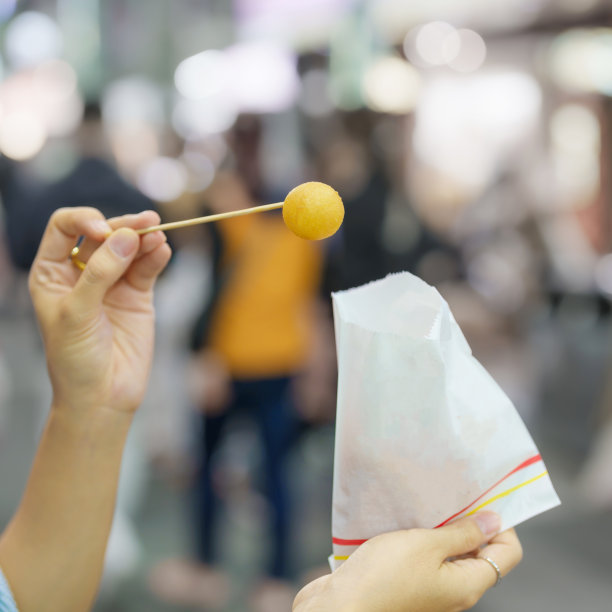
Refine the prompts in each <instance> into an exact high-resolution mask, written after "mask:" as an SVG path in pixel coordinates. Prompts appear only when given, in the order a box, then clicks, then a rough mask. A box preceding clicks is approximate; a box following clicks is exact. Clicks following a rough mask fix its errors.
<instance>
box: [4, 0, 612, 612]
mask: <svg viewBox="0 0 612 612" xmlns="http://www.w3.org/2000/svg"><path fill="white" fill-rule="evenodd" d="M611 164H612V0H497V1H496V2H495V3H494V6H492V3H491V2H486V1H485V0H428V1H424V0H423V1H421V2H415V1H412V2H399V1H397V0H282V1H281V0H232V1H229V0H200V1H198V2H196V1H194V0H183V1H182V2H170V0H148V1H147V2H144V1H142V0H106V1H105V2H101V1H100V0H22V1H19V2H18V1H17V0H0V199H1V202H2V207H1V208H0V224H1V225H2V230H3V232H2V239H1V240H0V526H4V525H5V524H6V523H7V522H8V520H9V519H10V516H11V514H12V513H13V511H14V509H15V507H16V505H17V503H18V500H19V498H20V494H21V491H22V489H23V487H24V485H25V482H26V479H27V475H28V472H29V467H30V464H31V461H32V457H33V453H34V449H35V446H36V441H37V439H38V436H39V434H40V431H41V428H42V425H43V423H44V418H45V414H46V412H47V410H48V407H49V403H50V400H51V398H50V386H49V384H48V381H47V375H46V370H45V363H44V355H43V351H42V345H41V341H40V339H39V336H38V333H37V330H36V326H35V322H34V316H33V312H32V308H31V305H30V302H29V297H28V291H27V273H28V269H29V266H30V265H31V262H32V259H33V257H34V253H35V251H36V248H37V245H38V242H39V240H40V237H41V235H42V231H43V229H44V227H45V224H46V222H47V220H48V218H49V216H50V215H51V213H52V212H53V210H55V209H56V208H58V207H61V206H76V205H90V206H96V207H98V208H100V209H101V210H102V211H103V212H104V213H105V215H107V216H114V215H120V214H125V213H131V212H138V211H140V210H144V209H147V208H154V209H156V210H157V211H158V212H159V213H160V215H161V216H162V219H163V220H164V221H174V220H180V219H184V218H189V217H193V216H201V215H205V214H209V213H216V212H224V211H228V210H234V209H239V208H247V207H250V206H255V205H258V204H265V203H271V202H280V201H282V200H283V199H284V197H285V195H286V194H287V193H288V192H289V191H290V190H291V189H292V188H293V187H294V186H296V185H298V184H299V183H302V182H305V181H309V180H314V181H322V182H325V183H328V184H330V185H332V186H333V187H334V188H335V189H337V190H338V192H339V193H340V195H341V196H342V198H343V201H344V204H345V210H346V216H345V220H344V223H343V226H342V228H341V230H340V231H339V232H338V234H336V235H334V236H333V237H332V238H329V239H327V240H325V241H321V242H317V243H310V242H308V243H307V242H304V241H300V240H299V239H297V238H294V237H293V236H292V235H291V236H290V237H289V238H288V236H289V232H288V231H287V230H286V228H285V227H284V226H283V223H282V217H281V216H280V213H279V212H278V211H277V212H270V213H265V214H263V213H262V214H261V215H252V216H250V217H241V218H240V219H236V220H234V221H226V222H225V224H224V223H220V224H216V225H213V224H210V225H206V226H198V227H193V228H189V229H180V230H173V231H171V232H169V234H168V237H169V241H170V242H171V244H172V246H173V249H174V255H173V260H172V261H171V263H170V265H169V268H168V270H167V271H166V272H165V273H164V276H163V277H162V278H161V280H160V281H159V283H158V285H157V287H156V294H155V296H156V297H155V299H156V308H157V322H158V323H157V346H156V355H155V363H154V369H153V375H152V377H151V381H150V388H149V393H148V396H147V399H146V401H145V403H144V405H143V406H142V409H141V411H140V412H139V414H138V417H137V420H136V423H135V427H134V429H133V431H132V432H131V438H130V440H129V442H128V446H127V449H126V454H125V457H124V465H123V471H122V481H121V486H120V491H119V496H118V503H117V512H116V516H115V522H114V526H113V532H112V535H111V540H110V543H109V547H108V552H107V562H106V569H105V576H104V580H103V584H102V588H101V591H100V596H99V600H98V602H97V604H96V608H95V610H96V612H111V611H112V612H123V611H125V612H145V611H146V612H171V611H178V612H180V611H182V610H213V609H215V610H224V611H226V612H230V611H232V612H244V611H255V612H257V611H262V612H264V611H265V612H276V610H279V611H280V610H289V609H290V605H291V604H290V602H291V600H292V597H293V595H294V594H295V592H297V589H298V588H299V587H300V586H301V585H303V584H305V583H306V582H307V581H309V580H311V579H313V578H315V577H317V576H319V575H321V574H322V573H325V572H327V571H328V566H327V556H328V555H329V554H330V552H331V538H330V532H331V525H330V514H331V491H332V475H333V442H334V410H335V394H336V370H335V368H336V365H335V352H334V337H333V322H332V318H331V302H330V293H331V292H332V291H337V290H341V289H346V288H349V287H354V286H357V285H360V284H363V283H366V282H368V281H371V280H374V279H378V278H381V277H384V276H385V275H386V274H388V273H390V272H395V271H400V270H408V271H410V272H412V273H414V274H417V275H418V276H420V277H421V278H423V279H424V280H425V281H427V282H428V283H430V284H432V285H434V286H435V287H436V288H437V289H438V290H439V291H440V292H441V294H442V295H443V296H444V297H445V298H446V299H447V301H448V302H449V304H450V307H451V310H452V312H453V313H454V315H455V318H456V319H457V321H458V323H459V325H460V326H461V328H462V329H463V331H464V333H465V335H466V337H467V339H468V341H469V343H470V345H471V347H472V349H473V352H474V354H475V355H476V357H477V358H478V359H479V360H480V361H481V362H482V363H483V365H484V366H485V367H486V368H487V369H488V370H489V372H491V374H492V375H493V377H494V378H495V379H496V380H497V381H498V382H499V384H500V385H501V386H502V388H503V389H504V390H505V391H506V392H507V394H508V395H509V396H510V398H511V399H512V400H513V402H514V403H515V405H516V407H517V409H518V411H519V413H520V414H521V416H522V418H523V420H524V421H525V423H526V425H527V427H528V429H529V430H530V432H531V434H532V436H533V438H534V439H535V441H536V444H537V445H538V447H539V448H540V450H541V453H542V455H543V457H544V460H545V461H546V464H547V467H548V469H549V472H550V475H551V479H552V481H553V483H554V485H555V487H556V489H557V492H558V493H559V496H560V497H561V500H562V502H563V505H562V506H561V507H560V508H557V509H555V510H553V511H551V512H549V513H547V514H545V515H543V516H540V517H536V518H534V519H532V520H530V521H529V522H527V523H526V524H524V525H522V526H521V527H520V528H519V530H518V531H519V535H520V536H521V539H522V542H523V546H524V551H525V558H524V561H523V563H522V564H521V565H520V566H519V567H518V568H517V570H516V571H515V572H514V573H513V574H512V575H511V576H509V577H507V578H505V579H504V582H503V584H502V585H501V586H500V587H498V588H496V589H493V590H491V591H490V592H489V593H488V594H487V595H486V596H485V598H484V599H483V600H482V601H481V602H480V603H479V604H478V605H477V607H476V608H475V610H478V611H479V612H515V611H517V610H525V611H527V612H531V611H533V612H536V611H537V612H549V611H550V612H553V611H554V612H575V611H576V610H579V609H584V610H589V611H590V612H605V611H609V610H610V609H612V583H611V582H610V573H611V571H612V548H611V546H610V542H612V350H611V349H612V342H611V340H612V170H611ZM213 518H214V522H213V520H212V519H213Z"/></svg>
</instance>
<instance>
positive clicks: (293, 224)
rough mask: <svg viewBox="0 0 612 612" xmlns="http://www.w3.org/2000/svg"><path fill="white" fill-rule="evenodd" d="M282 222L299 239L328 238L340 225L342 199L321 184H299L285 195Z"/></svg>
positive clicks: (342, 217) (342, 206) (312, 182)
mask: <svg viewBox="0 0 612 612" xmlns="http://www.w3.org/2000/svg"><path fill="white" fill-rule="evenodd" d="M283 219H284V221H285V224H286V225H287V227H288V228H289V229H290V230H291V231H292V232H293V233H294V234H296V235H297V236H299V237H300V238H305V239H306V240H322V239H323V238H328V237H329V236H331V235H332V234H335V233H336V232H337V231H338V228H339V227H340V226H341V225H342V220H343V219H344V205H343V204H342V198H341V197H340V196H339V195H338V192H337V191H336V190H335V189H333V188H332V187H330V186H329V185H326V184H325V183H318V182H315V181H310V182H308V183H302V184H301V185H298V186H297V187H295V188H293V189H292V190H291V191H290V192H289V193H288V194H287V197H286V198H285V202H284V204H283Z"/></svg>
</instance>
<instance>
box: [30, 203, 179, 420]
mask: <svg viewBox="0 0 612 612" xmlns="http://www.w3.org/2000/svg"><path fill="white" fill-rule="evenodd" d="M158 222H159V216H158V215H157V214H156V213H154V212H152V211H147V212H145V213H141V214H140V215H129V216H126V217H122V218H118V219H115V220H113V221H111V222H110V224H109V223H107V222H106V221H105V220H104V217H103V216H102V214H101V213H99V212H98V211H97V210H95V209H93V208H72V209H62V210H60V211H58V212H56V213H55V214H54V215H53V217H52V218H51V220H50V222H49V225H48V227H47V230H46V232H45V235H44V237H43V240H42V243H41V247H40V249H39V252H38V255H37V257H36V259H35V261H34V264H33V267H32V270H31V273H30V278H29V286H30V293H31V295H32V300H33V303H34V308H35V310H36V314H37V317H38V320H39V325H40V329H41V333H42V336H43V341H44V344H45V350H46V355H47V364H48V369H49V374H50V377H51V382H52V387H53V392H54V400H53V403H54V405H55V406H62V407H67V408H71V409H74V410H78V411H79V412H80V413H81V414H83V413H84V412H85V411H86V410H87V409H89V408H90V407H93V408H95V409H100V408H101V407H105V408H109V409H112V410H121V411H126V412H133V411H134V410H136V408H137V407H138V406H139V405H140V402H141V401H142V398H143V396H144V392H145V389H146V384H147V379H148V374H149V371H150V365H151V359H152V355H153V326H154V317H153V306H152V292H153V285H154V282H155V279H156V278H157V275H158V274H159V272H160V271H161V270H162V269H163V268H164V266H165V265H166V263H167V262H168V260H169V257H170V248H169V246H168V245H167V244H166V239H165V235H164V234H163V233H162V232H154V233H151V234H145V235H144V236H142V237H139V236H138V235H137V234H136V233H135V232H134V231H133V229H137V228H141V227H147V226H149V225H154V224H157V223H158ZM113 226H114V227H119V228H120V229H117V230H116V231H114V232H113V233H112V235H110V237H109V238H108V240H106V241H105V242H104V243H103V244H102V246H100V248H98V249H97V250H95V251H94V252H93V253H92V254H91V256H90V257H89V258H88V261H87V266H86V268H85V270H84V271H83V272H81V271H79V270H78V269H77V268H76V267H75V266H73V265H71V264H70V261H69V260H68V259H67V254H66V253H67V252H68V254H69V253H70V250H71V249H72V247H73V246H74V244H75V242H76V240H77V238H78V236H80V235H84V236H86V238H89V239H91V240H93V241H98V242H99V241H102V240H103V239H104V238H105V236H107V235H108V234H110V232H111V230H112V229H113ZM127 226H129V228H128V227H127ZM132 228H133V229H132ZM86 251H87V249H86V248H83V249H82V252H81V253H80V254H79V256H80V257H82V258H83V259H85V253H86Z"/></svg>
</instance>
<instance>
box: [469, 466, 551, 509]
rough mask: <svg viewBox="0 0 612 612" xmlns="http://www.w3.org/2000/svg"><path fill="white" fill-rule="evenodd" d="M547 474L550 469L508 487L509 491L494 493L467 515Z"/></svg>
mask: <svg viewBox="0 0 612 612" xmlns="http://www.w3.org/2000/svg"><path fill="white" fill-rule="evenodd" d="M546 474H548V471H546V472H542V473H541V474H539V475H538V476H534V477H533V478H530V479H529V480H526V481H525V482H522V483H521V484H519V485H516V487H512V488H511V489H508V490H507V491H502V492H501V493H498V494H497V495H494V496H493V497H492V498H491V499H487V501H486V502H484V503H483V504H480V506H476V508H474V509H473V510H470V511H469V512H468V513H467V514H466V515H465V516H471V515H472V514H475V513H476V512H478V511H479V510H482V509H483V508H484V507H485V506H488V505H489V504H492V503H493V502H494V501H496V500H498V499H501V498H502V497H506V496H508V495H510V494H511V493H514V492H515V491H516V490H518V489H520V488H522V487H526V486H527V485H528V484H531V483H532V482H535V481H536V480H539V479H540V478H542V476H546Z"/></svg>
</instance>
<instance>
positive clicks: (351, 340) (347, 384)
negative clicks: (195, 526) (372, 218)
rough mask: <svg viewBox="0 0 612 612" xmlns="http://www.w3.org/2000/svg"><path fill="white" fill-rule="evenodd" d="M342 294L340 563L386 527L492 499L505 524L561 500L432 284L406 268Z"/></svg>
mask: <svg viewBox="0 0 612 612" xmlns="http://www.w3.org/2000/svg"><path fill="white" fill-rule="evenodd" d="M333 303H334V322H335V330H336V344H337V352H338V405H337V425H336V448H335V462H334V498H333V513H332V530H333V548H334V554H333V557H332V559H331V564H332V568H333V569H335V568H337V567H338V566H339V565H341V563H342V562H343V561H344V560H346V559H347V558H348V557H349V556H350V555H351V554H352V553H353V552H354V551H355V550H356V548H357V547H358V546H359V545H361V544H363V543H364V542H365V541H367V540H369V539H370V538H372V537H374V536H376V535H378V534H381V533H386V532H389V531H396V530H400V529H410V528H414V527H425V528H433V527H439V526H442V525H445V524H447V523H449V522H450V521H452V520H455V519H457V518H459V517H462V516H467V515H472V514H474V513H475V512H478V511H479V510H482V509H486V510H493V511H495V512H497V513H498V514H499V515H500V516H501V518H502V527H501V528H502V530H506V529H508V528H510V527H513V526H514V525H517V524H518V523H520V522H522V521H524V520H526V519H528V518H530V517H532V516H534V515H536V514H538V513H540V512H543V511H545V510H548V509H550V508H552V507H554V506H556V505H558V504H559V503H560V502H559V499H558V497H557V495H556V493H555V491H554V489H553V487H552V483H551V482H550V479H549V477H548V473H547V471H546V467H545V466H544V463H543V461H542V458H541V456H540V454H539V452H538V450H537V448H536V446H535V444H534V442H533V440H532V439H531V436H530V435H529V433H528V431H527V429H526V428H525V426H524V424H523V422H522V421H521V419H520V417H519V415H518V413H517V412H516V410H515V408H514V406H513V405H512V403H511V402H510V400H509V399H508V397H507V396H506V395H505V394H504V392H503V391H502V390H501V389H500V387H499V386H498V385H497V384H496V383H495V381H494V380H493V379H492V378H491V377H490V376H489V374H488V373H487V372H486V371H485V370H484V368H483V367H482V366H481V365H480V364H479V363H478V361H477V360H476V359H475V358H474V357H473V356H472V353H471V350H470V348H469V346H468V344H467V342H466V340H465V338H464V336H463V334H462V333H461V330H460V329H459V326H458V325H457V323H456V322H455V320H454V318H453V316H452V314H451V312H450V310H449V308H448V305H447V304H446V302H445V301H444V299H443V298H442V297H441V296H440V294H439V293H438V292H437V291H436V290H435V289H434V288H433V287H430V286H429V285H427V284H426V283H425V282H423V281H422V280H420V279H418V278H417V277H415V276H413V275H411V274H408V273H401V274H395V275H391V276H388V277H387V278H385V279H383V280H380V281H376V282H373V283H370V284H368V285H365V286H363V287H358V288H356V289H351V290H349V291H343V292H339V293H335V294H334V295H333Z"/></svg>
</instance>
